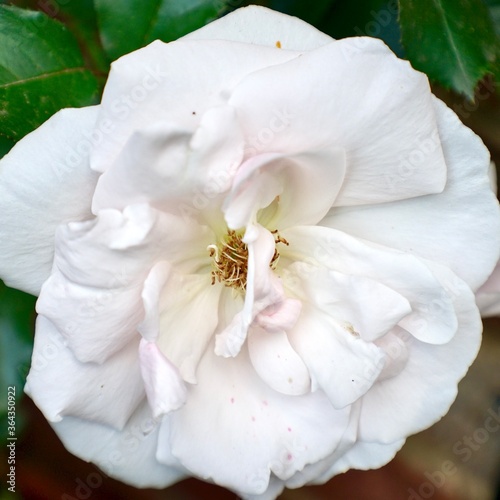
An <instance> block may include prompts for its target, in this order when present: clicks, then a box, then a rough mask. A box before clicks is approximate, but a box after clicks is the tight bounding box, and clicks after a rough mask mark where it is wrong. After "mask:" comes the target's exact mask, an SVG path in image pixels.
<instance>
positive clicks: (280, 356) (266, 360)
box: [248, 327, 311, 396]
mask: <svg viewBox="0 0 500 500" xmlns="http://www.w3.org/2000/svg"><path fill="white" fill-rule="evenodd" d="M248 353H249V355H250V360H251V362H252V365H253V367H254V368H255V371H256V372H257V373H258V375H259V377H260V378H261V379H262V380H263V381H264V382H265V383H266V384H267V385H269V387H271V388H273V389H274V390H275V391H278V392H281V393H283V394H289V395H291V396H298V395H300V394H306V393H307V392H309V391H310V389H311V379H310V377H309V371H308V370H307V367H306V365H305V364H304V362H303V361H302V359H300V356H299V355H298V354H297V353H296V352H295V351H294V350H293V348H292V346H291V345H290V342H289V341H288V338H287V336H286V333H285V332H267V331H265V330H263V329H261V328H256V327H253V328H251V329H250V333H249V335H248Z"/></svg>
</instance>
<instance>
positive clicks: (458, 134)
mask: <svg viewBox="0 0 500 500" xmlns="http://www.w3.org/2000/svg"><path fill="white" fill-rule="evenodd" d="M434 109H435V111H436V115H437V118H438V127H439V137H440V139H441V141H442V147H443V151H444V154H445V159H446V164H447V167H448V180H447V183H446V188H445V190H444V191H443V192H442V193H440V194H436V195H433V196H427V197H420V198H415V199H411V200H404V201H401V202H397V203H392V204H391V203H389V204H384V205H371V206H366V207H352V208H349V209H347V208H345V209H333V210H332V212H331V214H330V216H329V217H328V218H327V219H326V220H325V221H324V222H323V223H324V224H325V225H328V226H330V227H335V228H337V229H340V230H343V231H346V232H348V233H350V234H353V235H356V236H359V237H360V238H364V239H368V240H371V241H374V242H378V243H381V244H383V245H387V246H390V247H393V248H398V249H400V250H403V251H404V252H410V253H414V254H417V255H421V256H423V257H425V258H427V259H430V260H435V261H438V262H441V263H442V264H444V265H446V266H448V267H450V268H451V269H452V270H453V271H454V272H455V273H456V274H458V275H459V276H460V277H461V278H462V279H464V280H465V281H466V282H467V283H468V284H469V285H470V286H471V288H472V289H473V290H475V289H477V288H478V287H479V286H480V285H481V284H483V283H484V282H485V280H486V279H487V277H488V276H489V274H490V273H491V272H492V270H493V268H494V266H495V263H496V262H497V261H498V253H499V251H500V216H499V209H498V201H497V200H496V198H495V196H494V194H493V193H492V191H491V187H490V183H489V176H488V172H489V154H488V151H487V149H486V148H485V147H484V145H483V143H482V142H481V139H479V137H477V136H476V135H475V134H474V133H473V132H472V131H471V130H470V129H468V128H466V127H465V126H464V125H463V124H462V123H461V122H460V120H459V119H458V117H457V116H456V115H455V114H454V113H453V112H452V111H451V110H450V109H448V108H447V107H446V106H445V105H444V104H443V103H442V102H440V101H438V100H437V99H436V100H435V101H434ZM417 170H418V171H419V170H420V169H417ZM417 170H411V171H408V174H405V176H404V179H403V180H404V181H405V182H407V183H410V182H412V181H413V179H414V175H413V174H414V173H416V172H417ZM407 175H408V177H406V176H407ZM396 179H397V178H396Z"/></svg>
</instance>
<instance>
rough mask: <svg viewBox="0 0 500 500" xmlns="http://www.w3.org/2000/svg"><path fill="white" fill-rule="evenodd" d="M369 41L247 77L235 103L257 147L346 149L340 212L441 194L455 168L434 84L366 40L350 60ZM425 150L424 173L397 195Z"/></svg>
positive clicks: (337, 45)
mask: <svg viewBox="0 0 500 500" xmlns="http://www.w3.org/2000/svg"><path fill="white" fill-rule="evenodd" d="M359 40H360V39H359V38H357V39H344V40H339V41H336V42H333V43H331V44H328V45H326V46H324V47H321V48H318V49H317V50H313V51H311V52H306V53H304V54H302V55H301V57H297V58H295V59H293V60H291V61H288V62H286V63H283V64H280V65H274V66H270V67H268V68H266V69H264V70H261V71H256V72H255V73H252V74H251V75H249V76H248V77H246V78H244V79H243V80H242V82H241V83H240V84H239V85H238V86H237V87H236V88H235V89H234V92H233V94H232V95H231V97H230V99H229V101H228V102H229V104H230V105H232V106H234V107H235V108H237V109H238V113H239V118H240V123H241V124H242V127H243V130H244V134H245V137H247V141H248V143H249V144H248V145H249V148H252V152H253V153H254V151H255V150H257V151H258V152H259V153H261V154H264V153H277V154H285V155H287V156H293V155H295V154H300V153H302V152H314V151H318V152H319V151H325V150H328V149H330V148H341V149H343V150H345V152H346V157H347V169H346V174H345V179H344V184H343V186H342V189H341V191H340V193H339V195H338V197H337V199H336V201H335V204H336V206H345V205H360V204H368V203H382V202H389V201H394V200H399V199H405V198H408V197H415V196H420V195H425V194H429V193H439V192H441V191H442V190H443V188H444V185H445V182H446V164H445V161H444V157H443V153H442V150H441V146H440V144H439V138H438V133H437V126H436V118H435V114H434V108H433V102H432V97H431V93H430V89H429V83H428V80H427V78H426V76H425V75H424V74H423V73H419V72H417V71H415V70H413V69H412V67H411V66H410V64H409V63H408V62H406V61H402V60H400V59H398V58H397V57H396V56H395V55H394V54H393V53H392V52H391V51H390V50H389V49H388V48H387V47H386V46H385V45H384V44H383V42H381V41H380V40H377V39H373V38H372V39H370V38H366V39H361V41H362V42H363V44H364V49H363V50H362V51H361V50H360V51H358V52H357V53H356V54H355V55H352V56H350V55H349V54H348V53H346V50H347V49H349V47H351V46H352V45H353V44H356V43H358V42H359ZM325 61H327V62H326V63H325ZM366 75H370V77H369V78H367V77H366ZM270 82H271V83H270ZM420 143H424V144H425V145H426V149H425V153H423V152H420V151H419V150H418V147H419V145H420ZM428 143H429V144H430V145H429V146H428V147H427V145H428ZM415 151H417V153H420V154H419V156H418V160H419V163H418V168H416V169H415V170H414V172H413V175H412V177H411V180H408V181H407V182H401V183H399V184H398V185H397V186H396V188H395V187H394V185H393V184H392V183H391V182H388V181H387V179H392V177H393V176H397V175H398V174H399V172H400V171H401V170H402V169H403V167H404V166H405V162H406V161H408V158H411V159H413V156H412V155H413V154H414V153H415ZM252 156H253V154H252ZM421 156H423V159H422V158H421ZM367 186H369V189H367Z"/></svg>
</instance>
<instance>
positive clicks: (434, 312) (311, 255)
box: [282, 226, 457, 344]
mask: <svg viewBox="0 0 500 500" xmlns="http://www.w3.org/2000/svg"><path fill="white" fill-rule="evenodd" d="M283 236H284V237H285V238H286V239H287V241H288V242H289V246H288V247H286V248H284V249H283V252H282V257H285V258H286V259H291V260H295V261H297V264H296V265H295V266H294V271H296V274H297V275H298V278H300V277H301V276H306V277H307V275H308V274H309V273H311V271H313V272H316V270H317V268H318V266H319V267H326V268H328V269H333V270H336V271H339V272H341V273H343V274H346V275H353V276H362V277H365V278H368V279H370V280H373V281H376V282H378V283H381V284H382V285H385V286H387V287H388V288H391V289H392V290H394V291H395V292H397V293H398V294H400V295H401V296H403V297H404V298H406V299H407V300H408V302H409V303H410V305H411V307H412V312H411V314H409V315H407V316H405V317H404V318H403V319H402V320H400V322H399V324H400V325H401V326H403V327H404V328H406V329H407V330H408V331H410V333H411V334H412V335H414V336H415V337H416V338H418V339H419V340H422V341H424V342H429V343H435V344H443V343H446V342H448V341H449V340H450V339H451V338H452V337H453V335H454V334H455V332H456V329H457V318H456V314H455V310H454V308H453V304H452V300H451V298H450V297H449V296H448V294H447V293H446V290H445V289H444V288H443V286H442V285H441V284H440V282H439V281H438V279H437V278H436V277H435V276H433V274H432V272H431V271H430V269H429V268H428V266H427V264H426V263H425V262H423V260H421V259H418V258H417V257H415V256H413V255H411V254H409V253H405V252H401V251H398V250H394V249H392V248H386V247H382V246H380V245H376V244H373V243H370V242H368V241H363V240H361V239H358V238H353V237H352V236H349V235H348V234H346V233H342V232H340V231H336V230H334V229H329V228H326V227H321V226H315V227H307V226H304V227H296V228H291V229H288V230H287V231H285V232H283Z"/></svg>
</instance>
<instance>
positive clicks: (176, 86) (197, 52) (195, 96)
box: [92, 39, 297, 171]
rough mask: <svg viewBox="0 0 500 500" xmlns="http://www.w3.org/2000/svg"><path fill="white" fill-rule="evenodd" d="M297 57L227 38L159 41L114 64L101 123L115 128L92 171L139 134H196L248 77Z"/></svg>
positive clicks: (102, 168) (100, 168) (107, 162)
mask: <svg viewBox="0 0 500 500" xmlns="http://www.w3.org/2000/svg"><path fill="white" fill-rule="evenodd" d="M296 56H297V53H295V52H291V51H284V50H277V49H276V48H268V47H263V46H258V45H252V44H248V43H237V42H227V41H224V40H201V41H197V40H189V39H186V40H182V41H177V42H172V43H168V44H165V43H163V42H160V41H156V42H153V43H152V44H150V45H148V46H147V47H144V48H142V49H140V50H137V51H135V52H132V53H130V54H128V55H126V56H123V57H122V58H120V59H118V60H117V61H115V62H114V63H113V64H112V67H111V72H110V74H109V77H108V81H107V83H106V87H105V89H104V94H103V98H102V103H101V113H100V115H99V119H98V124H99V126H100V127H103V126H106V128H107V129H109V130H111V132H112V133H111V134H109V136H108V137H107V140H106V141H104V142H102V143H101V144H99V145H96V147H95V148H94V150H93V153H92V168H94V169H95V170H98V171H105V170H106V169H107V168H108V167H109V166H111V165H113V163H114V161H115V159H116V158H117V157H118V155H119V153H120V152H121V151H122V149H123V146H124V145H125V144H126V142H127V141H128V139H129V138H130V137H131V135H132V134H133V133H134V132H135V131H136V130H143V129H145V128H147V127H148V126H150V125H152V124H154V123H157V122H163V121H165V120H167V121H169V122H175V124H176V126H177V127H178V128H179V129H181V130H187V131H191V132H194V130H195V129H196V128H197V127H198V126H199V124H200V118H201V117H202V116H203V115H204V114H205V112H206V111H207V110H208V109H210V108H213V107H215V106H220V105H224V104H226V103H227V100H228V97H229V95H230V93H231V91H232V89H233V88H234V87H235V86H236V85H237V84H238V82H239V81H240V80H241V79H242V78H243V77H244V76H246V75H247V74H249V73H252V72H254V71H256V70H258V69H261V68H265V67H268V66H271V65H273V64H279V63H282V62H284V61H288V60H290V59H292V58H293V57H296Z"/></svg>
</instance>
